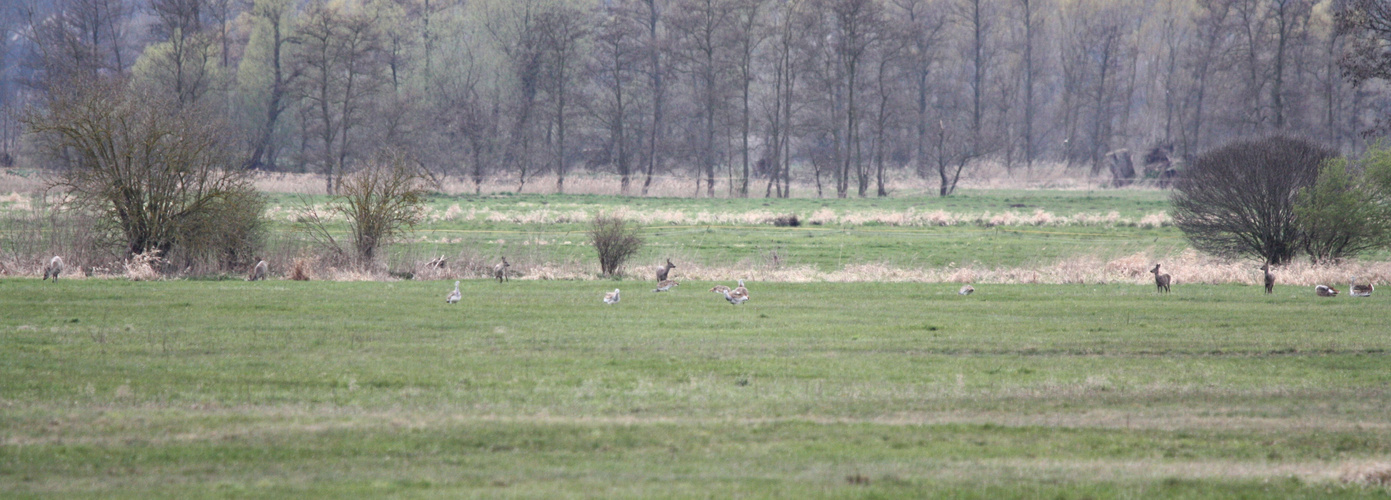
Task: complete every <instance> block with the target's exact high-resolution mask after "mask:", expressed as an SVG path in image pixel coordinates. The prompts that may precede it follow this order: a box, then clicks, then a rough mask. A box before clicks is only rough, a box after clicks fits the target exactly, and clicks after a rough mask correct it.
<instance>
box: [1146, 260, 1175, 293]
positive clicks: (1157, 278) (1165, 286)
mask: <svg viewBox="0 0 1391 500" xmlns="http://www.w3.org/2000/svg"><path fill="white" fill-rule="evenodd" d="M1150 272H1151V273H1154V286H1155V288H1158V291H1160V292H1164V293H1169V282H1170V281H1172V279H1171V278H1170V277H1169V275H1168V273H1165V274H1159V264H1155V265H1154V269H1150Z"/></svg>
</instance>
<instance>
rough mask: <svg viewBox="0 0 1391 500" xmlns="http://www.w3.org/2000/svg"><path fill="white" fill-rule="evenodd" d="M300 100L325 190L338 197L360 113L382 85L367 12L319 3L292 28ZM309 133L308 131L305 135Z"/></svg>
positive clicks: (375, 39)
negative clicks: (315, 141)
mask: <svg viewBox="0 0 1391 500" xmlns="http://www.w3.org/2000/svg"><path fill="white" fill-rule="evenodd" d="M296 31H297V32H298V33H299V39H300V44H299V46H298V49H299V50H298V51H297V62H298V64H301V65H302V66H301V67H302V68H303V69H302V70H303V76H302V77H301V78H299V79H298V82H299V85H298V87H299V94H300V98H301V99H302V100H303V101H304V103H305V105H306V106H307V107H308V108H309V109H311V110H312V111H313V112H312V117H313V120H311V123H312V126H313V129H312V132H315V135H316V136H317V137H318V142H319V147H320V149H319V160H320V173H322V174H323V175H324V183H325V187H326V191H327V192H328V193H329V194H333V193H335V192H336V190H335V186H336V185H337V184H338V183H340V182H341V180H342V178H343V175H344V173H345V172H344V171H345V170H346V168H347V166H348V165H347V164H348V160H349V158H350V157H352V156H353V155H354V154H357V149H356V144H355V142H354V137H355V135H354V132H356V130H357V128H358V125H360V124H361V123H360V122H361V120H363V119H364V118H365V115H366V113H365V112H364V110H363V108H364V107H366V106H368V105H369V104H370V99H371V97H372V96H373V95H375V94H376V92H377V90H378V89H379V88H380V86H381V78H380V77H381V75H380V73H381V63H380V58H379V55H380V50H381V47H380V39H379V36H378V35H379V34H378V33H377V31H376V28H375V26H374V17H373V15H372V13H371V12H369V11H364V10H351V9H348V8H344V7H337V6H332V5H326V4H324V3H317V4H314V5H313V6H311V8H310V9H309V11H308V12H306V13H305V14H304V15H303V16H302V17H301V19H300V25H299V26H298V27H297V28H296ZM308 133H310V131H306V134H308Z"/></svg>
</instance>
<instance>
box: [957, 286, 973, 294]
mask: <svg viewBox="0 0 1391 500" xmlns="http://www.w3.org/2000/svg"><path fill="white" fill-rule="evenodd" d="M975 291H976V287H973V286H971V285H961V290H959V291H957V292H956V294H957V295H970V294H972V293H975Z"/></svg>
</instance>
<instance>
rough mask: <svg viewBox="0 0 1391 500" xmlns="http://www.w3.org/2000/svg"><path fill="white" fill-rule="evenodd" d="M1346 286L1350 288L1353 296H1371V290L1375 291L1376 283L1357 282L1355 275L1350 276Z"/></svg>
mask: <svg viewBox="0 0 1391 500" xmlns="http://www.w3.org/2000/svg"><path fill="white" fill-rule="evenodd" d="M1348 288H1350V289H1352V296H1353V297H1371V296H1372V292H1374V291H1376V285H1373V284H1372V283H1371V282H1368V283H1367V284H1366V285H1359V284H1357V277H1356V276H1354V277H1353V278H1352V282H1350V283H1348Z"/></svg>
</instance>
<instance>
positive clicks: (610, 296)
mask: <svg viewBox="0 0 1391 500" xmlns="http://www.w3.org/2000/svg"><path fill="white" fill-rule="evenodd" d="M604 303H605V304H617V303H618V289H617V288H615V289H613V291H612V292H609V293H606V294H604Z"/></svg>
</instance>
